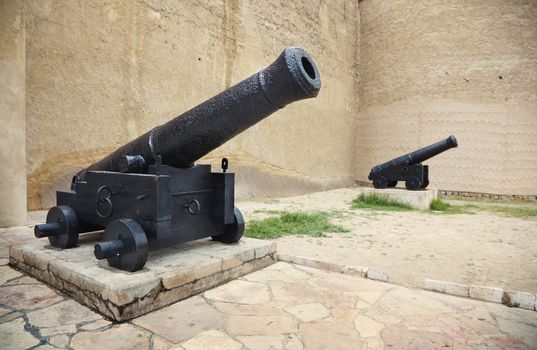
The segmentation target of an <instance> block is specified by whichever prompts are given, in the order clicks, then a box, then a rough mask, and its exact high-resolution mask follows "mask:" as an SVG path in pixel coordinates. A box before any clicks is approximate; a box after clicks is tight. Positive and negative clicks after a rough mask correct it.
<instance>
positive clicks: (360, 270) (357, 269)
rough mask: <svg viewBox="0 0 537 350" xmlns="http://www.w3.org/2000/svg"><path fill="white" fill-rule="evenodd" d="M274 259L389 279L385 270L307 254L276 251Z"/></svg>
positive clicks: (372, 277)
mask: <svg viewBox="0 0 537 350" xmlns="http://www.w3.org/2000/svg"><path fill="white" fill-rule="evenodd" d="M276 260H277V261H283V262H287V263H291V264H296V265H302V266H307V267H312V268H316V269H320V270H326V271H330V272H339V273H342V274H345V275H352V276H358V277H363V278H368V279H371V280H375V281H380V282H386V283H387V282H388V280H389V275H388V273H387V272H385V271H381V270H376V269H370V268H367V267H362V266H355V265H344V264H335V263H331V262H327V261H322V260H318V259H314V258H309V257H307V256H299V255H292V254H283V253H277V254H276Z"/></svg>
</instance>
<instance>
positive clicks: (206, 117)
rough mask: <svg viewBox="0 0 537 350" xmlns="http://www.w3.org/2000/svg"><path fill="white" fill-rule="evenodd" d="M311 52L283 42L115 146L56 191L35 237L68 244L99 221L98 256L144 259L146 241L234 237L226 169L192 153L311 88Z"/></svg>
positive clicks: (314, 87) (316, 81) (124, 262)
mask: <svg viewBox="0 0 537 350" xmlns="http://www.w3.org/2000/svg"><path fill="white" fill-rule="evenodd" d="M320 87H321V80H320V76H319V72H318V70H317V67H316V66H315V63H314V61H313V59H312V58H311V57H310V56H309V55H308V54H307V53H306V52H305V51H304V50H302V49H301V48H297V47H288V48H286V49H285V50H284V51H283V53H282V54H281V55H280V56H279V57H278V58H277V59H276V61H274V63H272V64H271V65H270V66H268V67H267V68H265V69H263V70H261V71H260V72H259V73H257V74H254V75H252V76H251V77H249V78H247V79H245V80H243V81H242V82H240V83H238V84H237V85H235V86H233V87H231V88H229V89H228V90H226V91H224V92H222V93H220V94H218V95H216V96H214V97H212V98H211V99H209V100H207V101H205V102H203V103H202V104H200V105H198V106H197V107H194V108H193V109H191V110H190V111H188V112H185V113H184V114H182V115H180V116H178V117H176V118H174V119H172V120H171V121H169V122H168V123H166V124H164V125H161V126H158V127H156V128H154V129H152V130H150V131H149V132H147V133H145V134H143V135H142V136H140V137H138V138H137V139H135V140H134V141H132V142H130V143H128V144H126V145H124V146H122V147H120V148H119V149H117V150H116V151H115V152H113V153H112V154H110V155H108V156H107V157H106V158H104V159H102V160H100V161H98V162H96V163H95V164H93V165H91V166H90V167H88V168H87V169H84V170H82V171H81V172H80V173H79V174H78V175H76V176H75V177H74V178H73V181H72V184H71V191H69V192H60V191H58V192H57V200H56V201H57V206H56V207H53V208H51V209H50V210H49V212H48V215H47V223H46V224H40V225H36V226H35V229H34V233H35V236H36V237H37V238H41V237H48V238H49V241H50V243H51V244H52V246H54V247H59V248H71V247H74V246H75V245H76V244H77V242H78V235H79V233H83V232H90V231H96V230H102V229H103V228H105V232H104V236H103V239H102V241H101V242H99V243H97V244H95V252H94V253H95V257H96V258H97V259H107V260H108V263H109V264H110V265H111V266H113V267H116V268H119V269H122V270H127V271H136V270H139V269H141V268H142V267H143V266H144V264H145V262H146V260H147V253H148V250H150V249H158V248H162V247H167V246H170V245H173V244H177V243H182V242H187V241H192V240H195V239H199V238H204V237H209V236H212V238H213V239H215V240H217V241H220V242H223V243H234V242H237V241H238V240H239V239H240V238H241V237H242V234H243V232H244V220H243V218H242V215H241V212H240V211H239V210H238V209H237V208H236V207H235V205H234V201H235V198H234V183H235V177H234V175H235V174H233V173H228V172H226V169H227V168H228V161H227V159H226V158H224V159H222V170H223V172H219V173H216V172H211V166H210V165H204V164H202V165H194V162H195V161H196V160H198V159H199V158H201V157H203V156H204V155H206V154H207V153H209V152H210V151H212V150H214V149H215V148H217V147H218V146H220V145H222V144H223V143H225V142H226V141H228V140H229V139H231V138H233V137H234V136H236V135H237V134H239V133H240V132H242V131H244V130H245V129H247V128H249V127H251V126H252V125H254V124H256V123H257V122H259V121H260V120H262V119H263V118H265V117H267V116H269V115H270V114H272V113H273V112H275V111H277V110H278V109H280V108H283V107H284V106H286V105H287V104H289V103H291V102H295V101H298V100H302V99H306V98H312V97H315V96H317V94H318V92H319V89H320Z"/></svg>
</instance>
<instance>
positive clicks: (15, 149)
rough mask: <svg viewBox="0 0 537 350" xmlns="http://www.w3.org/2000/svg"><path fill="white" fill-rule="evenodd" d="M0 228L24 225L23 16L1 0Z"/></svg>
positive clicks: (13, 4)
mask: <svg viewBox="0 0 537 350" xmlns="http://www.w3.org/2000/svg"><path fill="white" fill-rule="evenodd" d="M0 122H1V125H0V197H1V200H0V227H5V226H14V225H22V224H24V223H25V222H26V147H25V145H26V138H25V121H24V16H23V11H22V7H21V4H20V3H18V2H16V1H9V0H0Z"/></svg>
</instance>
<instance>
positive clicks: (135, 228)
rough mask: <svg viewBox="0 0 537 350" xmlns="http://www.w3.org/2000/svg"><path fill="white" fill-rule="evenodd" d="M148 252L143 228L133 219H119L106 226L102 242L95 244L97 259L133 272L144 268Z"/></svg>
mask: <svg viewBox="0 0 537 350" xmlns="http://www.w3.org/2000/svg"><path fill="white" fill-rule="evenodd" d="M148 250H149V249H148V244H147V236H146V234H145V232H144V229H143V228H142V226H140V224H139V223H138V222H136V220H133V219H119V220H114V221H112V222H110V223H109V224H108V225H107V226H106V230H105V231H104V235H103V240H102V242H100V243H97V244H95V257H96V258H97V259H107V260H108V264H109V265H110V266H112V267H115V268H118V269H120V270H123V271H130V272H133V271H137V270H140V269H141V268H143V267H144V265H145V262H146V261H147V253H148Z"/></svg>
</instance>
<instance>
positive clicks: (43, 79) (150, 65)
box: [26, 0, 359, 209]
mask: <svg viewBox="0 0 537 350" xmlns="http://www.w3.org/2000/svg"><path fill="white" fill-rule="evenodd" d="M204 3H206V4H201V2H199V1H194V0H191V1H165V0H162V1H159V0H143V1H118V2H112V3H110V2H108V1H71V0H56V1H50V0H43V1H27V2H26V17H27V21H26V23H27V24H26V31H27V39H26V54H27V57H28V59H27V65H26V94H27V99H26V120H27V125H28V127H27V135H26V141H27V156H28V157H27V166H28V199H29V208H30V209H37V208H42V207H47V206H50V205H53V204H54V200H55V190H58V189H67V188H68V187H69V181H70V178H71V176H72V175H73V174H74V173H75V172H77V171H78V170H80V169H81V168H82V167H85V166H87V165H89V164H90V163H91V162H93V161H95V160H97V159H99V158H101V157H103V156H104V155H106V154H107V153H108V152H110V151H112V150H113V149H115V148H116V147H118V146H119V145H121V144H123V143H125V142H127V141H128V140H131V139H133V138H135V137H136V136H137V135H139V134H141V133H143V132H145V131H147V130H148V129H150V128H152V127H153V126H155V125H157V124H161V123H164V122H166V121H167V120H168V119H170V118H171V117H174V116H176V115H178V114H180V113H182V112H184V111H185V110H187V109H189V108H190V107H193V106H195V105H197V104H198V103H200V102H202V101H204V100H205V99H207V98H209V97H211V96H213V95H214V94H216V93H218V92H220V91H221V90H223V89H225V88H226V87H229V86H230V85H232V84H233V83H235V82H238V81H240V80H242V79H243V78H246V77H248V76H249V75H251V74H253V73H255V72H257V71H258V70H259V69H261V68H262V67H264V66H266V65H268V64H270V63H272V61H273V60H274V59H275V58H276V57H277V56H278V55H279V54H280V52H281V51H282V50H283V49H284V48H285V46H288V45H296V46H301V47H303V48H305V49H306V50H307V51H308V52H309V53H310V54H311V55H312V56H313V57H314V59H315V60H316V62H317V65H318V67H319V69H320V72H321V80H322V85H323V87H322V89H321V92H320V94H319V97H318V98H317V99H315V100H308V101H301V102H298V103H296V104H293V105H291V106H289V107H287V108H286V109H285V110H282V111H280V112H278V113H276V114H274V115H272V116H271V117H269V118H268V119H266V120H265V121H263V122H261V123H260V124H258V125H257V126H254V127H253V128H251V129H250V130H248V131H246V132H244V133H243V134H241V135H240V136H239V137H237V138H235V139H233V140H231V141H230V142H228V143H227V144H225V145H224V146H223V147H221V148H219V149H218V150H216V151H215V152H213V153H212V154H210V155H209V156H208V157H207V160H208V161H211V162H213V163H214V164H219V157H221V156H228V157H229V159H230V163H231V170H234V171H237V177H238V179H237V181H238V195H239V196H243V197H244V196H254V195H255V196H265V195H287V194H292V193H298V192H305V191H312V190H321V189H325V188H331V187H338V186H347V185H350V184H352V183H353V181H354V165H353V162H352V159H353V155H354V150H355V144H354V125H353V123H354V122H355V110H356V106H357V101H358V99H357V86H356V84H357V79H356V77H357V74H358V73H357V70H356V65H357V54H358V51H357V49H358V48H357V42H358V27H359V17H358V4H357V2H356V1H351V0H339V1H330V2H323V3H321V4H320V5H319V2H318V1H316V0H311V1H299V2H293V1H285V0H271V1H263V2H260V1H239V0H225V1H206V2H204Z"/></svg>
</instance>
